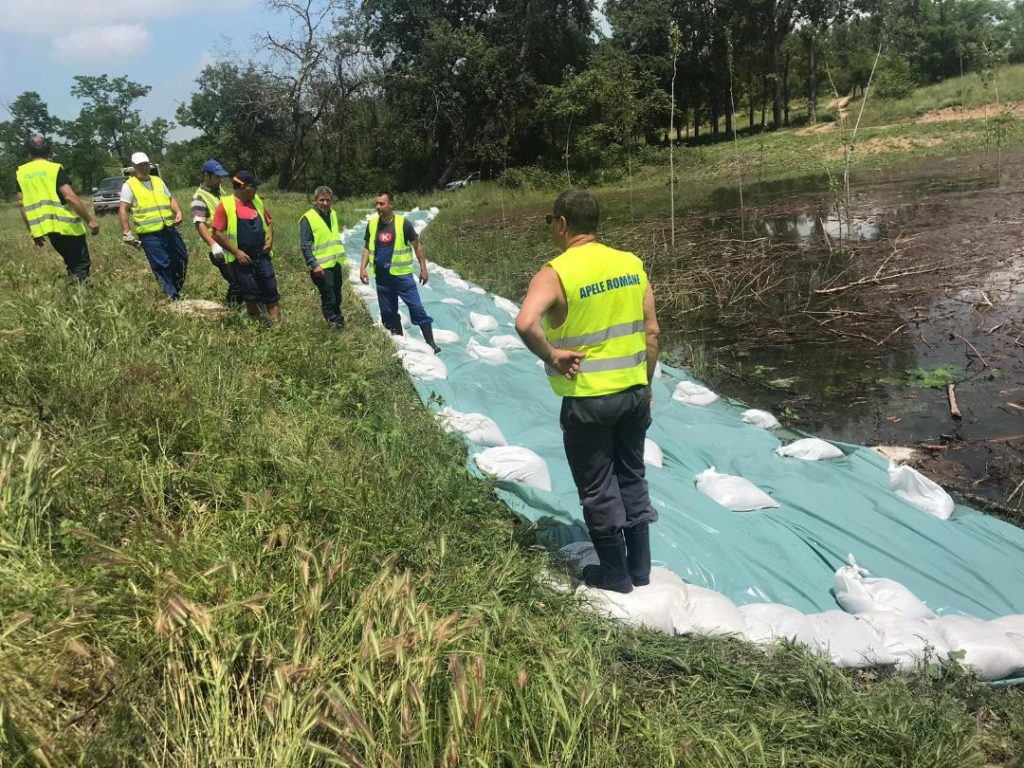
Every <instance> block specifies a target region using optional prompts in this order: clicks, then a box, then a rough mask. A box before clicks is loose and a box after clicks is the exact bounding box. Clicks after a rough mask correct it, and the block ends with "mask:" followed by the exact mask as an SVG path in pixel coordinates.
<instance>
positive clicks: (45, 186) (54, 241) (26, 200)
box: [17, 133, 100, 282]
mask: <svg viewBox="0 0 1024 768" xmlns="http://www.w3.org/2000/svg"><path fill="white" fill-rule="evenodd" d="M25 149H27V150H28V154H29V157H30V158H31V159H30V160H29V161H28V162H27V163H24V164H22V165H19V166H18V171H17V179H18V205H19V206H20V208H21V219H22V221H24V222H25V226H26V227H28V232H29V236H30V237H31V238H32V242H33V243H35V244H36V246H38V247H39V248H42V247H43V246H44V245H45V244H46V240H47V239H48V240H49V241H50V244H51V245H52V246H53V247H54V249H55V250H56V251H57V253H59V254H60V256H61V258H62V259H64V266H65V267H66V268H67V270H68V275H70V276H71V277H72V278H73V279H75V280H77V281H79V282H82V281H83V280H85V279H86V278H87V277H89V268H90V261H89V245H88V243H86V241H85V229H86V227H88V228H89V231H90V232H91V233H92V234H94V235H95V234H97V233H99V231H100V225H99V223H98V222H97V221H96V219H95V218H94V217H93V216H92V215H91V214H90V213H89V211H88V209H87V208H86V207H85V205H84V204H83V203H82V201H81V200H79V199H78V195H76V194H75V190H74V189H72V187H71V177H70V176H68V172H67V171H65V170H64V167H63V166H62V165H61V164H60V163H54V162H52V161H51V160H50V159H49V157H50V142H48V141H47V140H46V139H45V138H44V137H42V136H40V135H39V134H38V133H37V134H33V135H32V136H30V137H29V139H28V141H27V142H26V143H25Z"/></svg>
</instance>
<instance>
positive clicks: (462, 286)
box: [443, 274, 469, 291]
mask: <svg viewBox="0 0 1024 768" xmlns="http://www.w3.org/2000/svg"><path fill="white" fill-rule="evenodd" d="M443 277H444V281H445V282H446V283H448V285H450V286H451V287H452V288H458V289H459V290H462V291H465V290H469V283H467V282H466V281H465V280H463V279H462V278H461V277H459V276H458V275H456V274H450V275H443Z"/></svg>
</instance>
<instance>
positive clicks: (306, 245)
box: [299, 187, 345, 331]
mask: <svg viewBox="0 0 1024 768" xmlns="http://www.w3.org/2000/svg"><path fill="white" fill-rule="evenodd" d="M333 204H334V192H333V191H332V190H331V188H330V187H317V188H316V189H315V190H314V191H313V207H312V208H310V209H309V210H308V211H306V212H305V213H304V214H302V218H300V219H299V249H300V250H301V251H302V256H303V257H304V258H305V259H306V266H307V267H308V268H309V277H310V279H312V281H313V285H315V286H316V289H317V290H318V291H319V292H320V310H321V311H322V312H323V314H324V320H326V321H327V322H328V323H330V324H331V327H333V328H334V329H335V330H338V331H340V330H342V329H343V328H344V327H345V316H344V315H343V314H342V313H341V283H342V280H343V278H342V274H341V262H342V259H344V258H345V246H344V244H342V242H341V229H340V227H339V225H338V214H337V213H336V212H335V211H334V210H333V209H332V208H331V206H332V205H333Z"/></svg>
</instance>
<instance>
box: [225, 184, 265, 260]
mask: <svg viewBox="0 0 1024 768" xmlns="http://www.w3.org/2000/svg"><path fill="white" fill-rule="evenodd" d="M237 200H238V198H236V197H235V196H234V195H225V196H224V197H222V198H221V199H220V204H221V205H223V206H224V213H226V214H227V218H228V228H227V230H225V234H226V235H227V237H228V241H229V242H230V243H231V244H232V245H233V246H235V247H238V209H237V208H236V207H235V205H236V201H237ZM252 204H253V207H254V208H256V213H258V214H259V217H260V221H261V222H262V223H263V231H264V232H265V233H267V235H269V234H270V227H268V226H267V216H266V213H265V212H264V211H265V209H264V206H263V200H262V199H261V198H260V196H259V195H256V197H254V198H253V199H252ZM267 256H268V257H269V258H273V256H274V252H273V251H270V253H268V254H267ZM233 261H236V259H235V254H233V253H232V252H231V251H224V263H225V264H230V263H231V262H233Z"/></svg>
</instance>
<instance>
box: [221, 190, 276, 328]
mask: <svg viewBox="0 0 1024 768" xmlns="http://www.w3.org/2000/svg"><path fill="white" fill-rule="evenodd" d="M260 183H261V182H260V180H259V179H258V178H256V176H255V175H254V174H252V173H251V172H249V171H238V173H236V174H235V175H234V177H232V179H231V186H232V187H234V194H233V195H226V196H224V197H222V198H221V200H220V203H219V204H218V205H217V210H216V211H214V214H213V236H214V239H216V241H217V242H218V243H220V244H221V247H223V248H224V251H225V253H224V261H225V262H227V264H228V265H229V269H230V270H231V278H232V280H233V281H234V283H235V287H236V288H237V289H238V293H239V295H240V296H241V299H242V301H244V302H245V308H246V311H247V312H248V313H249V317H251V318H253V319H255V320H260V319H261V317H262V313H261V308H266V310H267V317H268V318H269V323H271V324H273V323H277V322H280V320H281V307H280V306H279V302H280V301H281V294H280V293H279V292H278V290H277V277H276V275H275V274H274V263H273V261H272V258H273V255H274V251H273V245H274V222H273V219H271V217H270V211H269V210H267V206H266V205H265V204H264V203H263V200H262V198H260V196H259V195H257V194H256V190H257V188H258V187H259V186H260Z"/></svg>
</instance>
